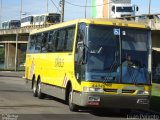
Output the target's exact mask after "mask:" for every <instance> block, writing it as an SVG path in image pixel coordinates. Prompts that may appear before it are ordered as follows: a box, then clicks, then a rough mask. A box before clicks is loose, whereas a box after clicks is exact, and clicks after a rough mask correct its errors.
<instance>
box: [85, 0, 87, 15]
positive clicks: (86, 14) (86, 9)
mask: <svg viewBox="0 0 160 120" xmlns="http://www.w3.org/2000/svg"><path fill="white" fill-rule="evenodd" d="M86 17H87V0H86V4H85V18H86Z"/></svg>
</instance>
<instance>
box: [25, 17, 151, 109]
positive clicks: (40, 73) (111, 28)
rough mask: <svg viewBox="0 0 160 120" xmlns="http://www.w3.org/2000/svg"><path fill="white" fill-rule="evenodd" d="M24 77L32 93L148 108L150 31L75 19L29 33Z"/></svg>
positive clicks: (84, 103) (73, 104) (78, 102)
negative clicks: (28, 82)
mask: <svg viewBox="0 0 160 120" xmlns="http://www.w3.org/2000/svg"><path fill="white" fill-rule="evenodd" d="M25 77H26V79H27V81H30V82H31V83H32V89H33V95H34V96H35V97H37V96H38V97H39V98H40V99H42V98H44V97H45V95H46V94H47V95H51V96H54V97H57V98H60V99H63V100H65V101H66V102H67V103H68V105H69V109H70V110H71V111H77V110H78V109H79V108H80V107H89V108H90V107H91V108H92V107H94V108H118V109H122V110H128V111H129V110H131V109H148V108H149V103H150V94H151V87H152V84H151V32H150V29H149V28H148V27H147V26H145V25H142V24H137V23H131V22H126V21H121V20H106V19H78V20H73V21H68V22H64V23H59V24H56V25H53V26H50V27H47V28H43V29H38V30H33V31H32V32H31V33H30V39H29V43H28V50H27V55H26V68H25Z"/></svg>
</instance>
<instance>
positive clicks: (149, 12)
mask: <svg viewBox="0 0 160 120" xmlns="http://www.w3.org/2000/svg"><path fill="white" fill-rule="evenodd" d="M148 14H151V0H149V11H148Z"/></svg>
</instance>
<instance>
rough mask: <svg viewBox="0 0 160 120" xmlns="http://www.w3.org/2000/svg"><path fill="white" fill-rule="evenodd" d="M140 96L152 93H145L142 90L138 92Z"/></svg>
mask: <svg viewBox="0 0 160 120" xmlns="http://www.w3.org/2000/svg"><path fill="white" fill-rule="evenodd" d="M137 94H138V95H149V94H150V92H149V91H143V90H140V91H138V92H137Z"/></svg>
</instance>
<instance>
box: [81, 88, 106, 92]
mask: <svg viewBox="0 0 160 120" xmlns="http://www.w3.org/2000/svg"><path fill="white" fill-rule="evenodd" d="M83 92H99V93H102V92H103V88H95V87H83Z"/></svg>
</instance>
